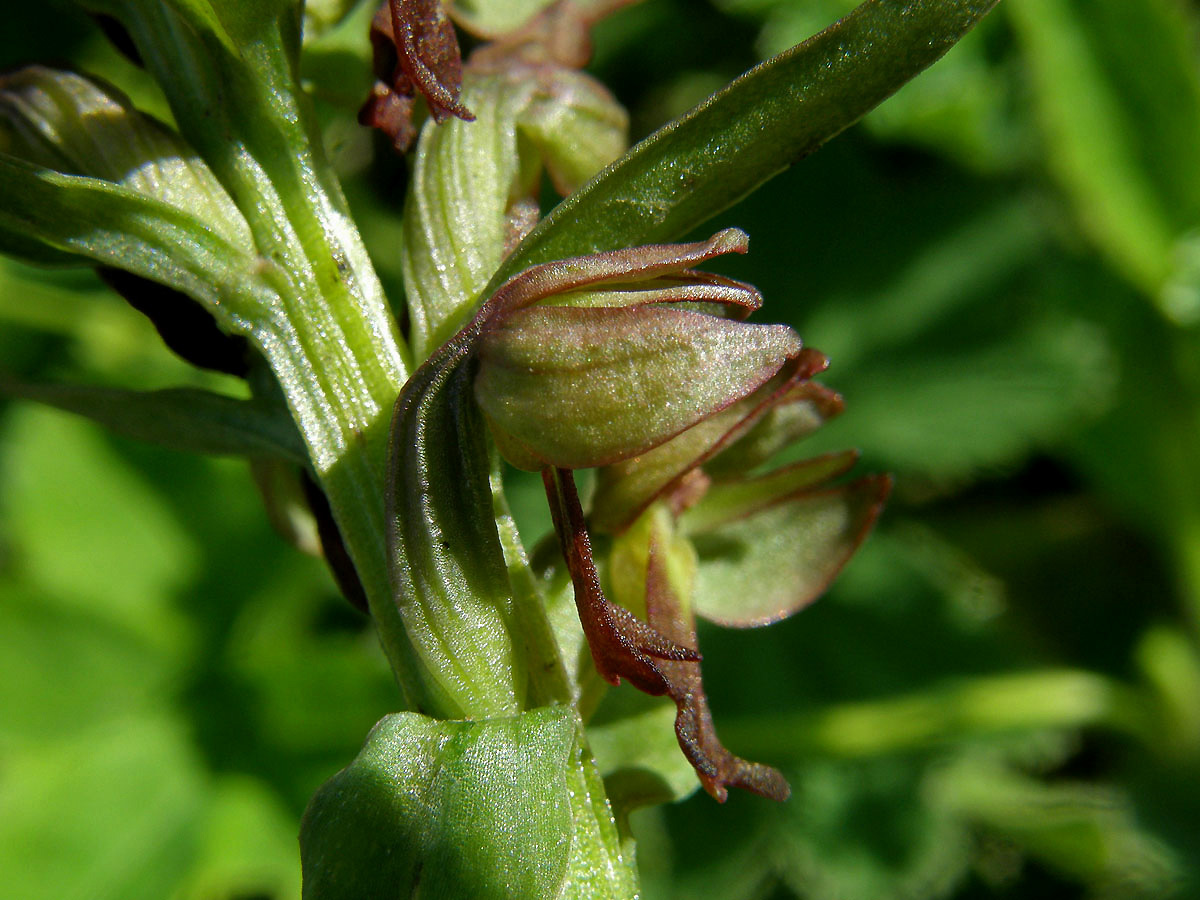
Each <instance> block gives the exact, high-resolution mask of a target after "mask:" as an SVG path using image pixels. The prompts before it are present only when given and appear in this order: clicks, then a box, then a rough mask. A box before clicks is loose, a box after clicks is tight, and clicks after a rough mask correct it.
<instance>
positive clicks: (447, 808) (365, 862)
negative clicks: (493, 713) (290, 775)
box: [301, 707, 577, 900]
mask: <svg viewBox="0 0 1200 900" xmlns="http://www.w3.org/2000/svg"><path fill="white" fill-rule="evenodd" d="M574 739H575V718H574V715H573V714H572V713H571V712H570V711H569V710H568V709H566V708H565V707H558V708H553V709H550V708H548V709H543V710H537V711H533V712H528V713H525V714H523V715H521V716H517V717H513V718H509V719H490V720H486V721H481V722H439V721H435V720H433V719H427V718H424V717H422V716H418V715H414V714H412V713H398V714H396V715H393V716H389V717H387V718H385V719H383V720H382V721H381V722H380V723H379V724H378V725H376V727H375V729H374V730H373V731H372V732H371V735H370V737H369V738H368V739H367V744H366V746H365V747H364V748H363V751H362V753H360V754H359V756H358V758H357V759H356V760H355V761H354V762H353V763H352V764H351V765H350V766H349V767H348V768H346V769H344V770H343V771H342V772H340V773H339V774H338V775H336V776H334V778H333V779H331V780H330V781H329V782H327V783H326V785H325V786H324V787H323V788H322V789H321V790H320V791H318V792H317V795H316V796H315V797H314V798H313V801H312V803H311V804H310V805H309V808H308V811H307V812H306V813H305V817H304V824H303V826H302V828H301V856H302V858H303V863H304V896H305V898H311V900H332V898H338V897H346V898H355V900H357V898H361V897H368V896H383V895H389V896H401V895H407V894H409V893H410V892H412V893H416V892H418V891H419V892H420V893H421V894H422V895H428V896H431V897H432V896H445V897H465V896H471V897H478V898H480V900H485V898H493V897H497V898H498V897H507V898H512V900H537V898H546V900H549V898H553V897H558V896H561V894H560V890H561V888H562V886H563V884H564V877H565V875H566V872H567V865H568V858H569V856H570V853H571V845H570V835H571V833H572V830H573V829H572V818H573V812H574V810H573V808H572V806H573V804H572V802H571V798H570V795H569V788H570V787H574V786H575V785H573V784H571V783H570V775H569V772H570V770H571V769H572V768H574V767H575V765H576V764H577V761H576V760H575V759H574V758H573V753H572V747H573V744H574ZM418 885H419V888H418ZM572 896H574V895H572Z"/></svg>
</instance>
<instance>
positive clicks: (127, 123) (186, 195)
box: [0, 66, 250, 245]
mask: <svg viewBox="0 0 1200 900" xmlns="http://www.w3.org/2000/svg"><path fill="white" fill-rule="evenodd" d="M0 150H2V151H3V152H4V153H7V154H9V155H11V156H14V157H16V158H18V159H22V160H25V161H26V162H29V163H33V164H34V165H37V166H41V167H45V168H48V169H53V170H55V171H58V172H62V173H63V174H66V175H86V176H89V177H92V178H98V179H101V180H104V181H111V182H112V183H113V184H120V185H123V186H124V187H126V188H129V189H130V190H131V191H134V192H136V193H138V194H142V195H145V196H147V197H153V198H154V199H156V200H160V201H162V202H163V203H165V204H167V205H169V206H172V207H174V208H176V209H178V210H180V211H182V212H186V213H188V214H190V215H191V216H192V217H193V218H195V219H197V220H198V221H200V222H202V223H203V224H204V225H205V227H207V228H209V229H211V230H212V231H214V232H216V233H217V234H218V235H220V237H221V238H222V239H224V240H226V241H228V242H229V243H231V244H234V245H245V244H246V243H248V242H249V240H250V229H249V228H248V227H247V225H246V221H245V219H243V218H242V215H241V213H240V212H238V209H237V207H236V206H235V205H234V203H233V200H232V199H231V198H230V196H229V194H227V193H226V192H225V189H224V188H223V187H222V186H221V185H220V183H219V182H218V181H217V180H216V178H215V177H213V174H212V172H211V171H209V169H208V166H206V165H205V164H204V163H203V162H202V161H201V160H200V159H199V158H198V157H197V156H196V154H195V152H194V151H193V150H191V149H190V148H189V147H188V146H187V145H186V144H184V142H183V141H182V140H181V139H180V137H179V135H177V134H175V133H174V132H172V131H170V130H169V129H167V128H166V127H165V126H163V125H161V124H159V123H158V122H155V121H154V120H153V119H151V118H149V117H148V116H144V115H142V114H140V113H138V112H137V111H136V110H134V109H133V106H132V104H131V103H130V101H129V98H128V97H126V96H125V95H123V94H122V93H120V92H119V91H118V90H116V89H115V88H113V87H111V86H107V85H103V86H102V85H100V84H97V83H95V82H93V81H90V80H88V79H87V78H84V77H83V76H81V75H76V74H75V73H73V72H63V71H55V70H54V69H47V68H45V67H42V66H29V67H27V68H24V69H18V70H16V71H15V72H12V73H9V74H8V75H5V76H4V77H2V78H0Z"/></svg>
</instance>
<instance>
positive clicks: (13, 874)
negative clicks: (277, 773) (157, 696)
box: [0, 717, 204, 900]
mask: <svg viewBox="0 0 1200 900" xmlns="http://www.w3.org/2000/svg"><path fill="white" fill-rule="evenodd" d="M203 790H204V774H203V770H202V769H201V767H200V761H199V760H198V759H197V758H196V756H195V754H194V752H193V750H192V748H191V747H190V746H189V745H188V743H187V729H186V728H184V727H183V726H182V724H181V723H179V722H176V721H172V720H170V719H167V718H160V717H146V718H132V719H129V718H127V719H124V720H122V721H119V722H113V723H109V724H107V725H105V726H104V727H101V728H91V729H87V730H81V731H79V732H77V733H75V734H73V735H72V736H70V737H67V738H64V739H63V740H60V741H58V742H55V743H50V744H45V745H42V746H39V747H37V748H36V750H33V751H31V752H25V753H19V754H8V755H6V757H5V760H4V772H3V775H2V776H0V869H3V870H4V872H5V873H8V874H6V876H5V895H6V896H7V897H9V898H11V900H44V898H46V897H121V898H128V900H160V898H162V897H169V896H172V895H173V894H174V891H175V888H176V886H177V885H178V883H179V873H180V872H181V871H182V870H184V869H185V867H186V866H187V864H188V863H189V861H190V859H191V856H192V853H193V848H194V846H195V843H196V839H197V826H196V822H197V820H198V818H199V816H200V815H201V813H202V811H203V801H204V793H203Z"/></svg>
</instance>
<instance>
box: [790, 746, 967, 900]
mask: <svg viewBox="0 0 1200 900" xmlns="http://www.w3.org/2000/svg"><path fill="white" fill-rule="evenodd" d="M789 774H790V773H789ZM793 777H795V781H794V783H795V784H796V788H797V793H798V794H799V795H800V796H802V797H804V798H805V804H804V806H803V808H801V807H800V806H799V805H797V806H796V807H795V808H792V809H789V810H787V811H786V812H785V816H786V825H785V826H784V827H786V828H787V829H788V831H787V832H786V833H787V837H788V838H790V840H789V841H787V842H786V843H783V846H782V847H780V850H781V851H782V852H781V854H780V855H781V856H782V857H783V859H782V865H781V868H782V870H783V871H782V873H781V874H782V876H783V878H784V879H785V880H786V881H787V882H788V883H789V884H790V885H791V886H792V888H793V889H794V890H796V891H797V892H803V894H802V895H803V896H805V897H808V898H812V900H904V898H909V897H921V898H937V897H944V896H946V895H947V894H949V893H950V891H951V890H952V889H953V886H954V885H955V884H956V882H957V881H958V880H959V879H960V878H961V876H962V874H963V873H964V870H965V868H966V866H967V864H968V859H969V857H968V854H967V851H968V849H969V840H970V837H969V834H968V832H967V829H966V827H965V826H964V824H963V823H961V822H959V821H956V819H955V818H954V817H953V816H952V815H950V814H948V813H947V811H946V810H945V809H942V808H938V807H937V806H934V805H932V804H929V803H927V802H924V800H923V797H922V794H923V790H924V785H923V782H924V780H925V779H926V777H927V774H926V767H925V766H924V765H923V764H922V761H921V760H919V759H917V760H912V759H903V758H891V759H882V760H876V761H872V762H869V763H858V764H854V763H851V764H839V763H811V764H809V765H807V766H805V767H804V769H802V770H801V771H800V772H799V773H798V775H797V776H793Z"/></svg>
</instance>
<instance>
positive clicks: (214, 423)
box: [0, 375, 308, 465]
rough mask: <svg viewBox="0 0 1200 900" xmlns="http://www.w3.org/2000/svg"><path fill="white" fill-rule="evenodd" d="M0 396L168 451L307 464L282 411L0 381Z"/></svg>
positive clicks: (180, 391)
mask: <svg viewBox="0 0 1200 900" xmlns="http://www.w3.org/2000/svg"><path fill="white" fill-rule="evenodd" d="M0 394H2V395H7V396H10V397H20V398H22V399H25V400H33V401H36V402H38V403H45V404H46V405H47V406H54V407H57V408H58V409H61V410H65V411H66V412H73V413H76V414H78V415H81V416H84V417H85V418H88V419H91V420H92V421H94V422H97V423H99V424H100V425H103V426H104V427H106V428H108V429H110V430H112V431H114V432H116V433H117V434H120V435H122V436H124V437H130V438H134V439H135V440H141V441H148V442H149V443H152V444H159V445H161V446H163V447H167V448H169V449H172V450H183V451H185V452H189V453H209V454H215V455H233V456H269V457H282V458H284V459H288V460H290V461H292V462H295V463H297V464H299V465H304V464H305V463H306V462H307V460H308V457H307V455H306V454H305V452H304V446H303V444H302V443H301V441H300V436H299V435H298V434H297V433H296V427H295V425H294V424H293V423H292V420H291V417H289V416H287V415H286V414H285V413H284V412H283V411H282V410H280V409H277V408H273V407H269V406H267V405H265V404H262V403H257V402H254V401H251V400H237V399H235V398H233V397H227V396H225V395H223V394H215V393H213V392H211V391H202V390H195V389H191V388H173V389H166V390H159V391H127V390H120V389H117V388H103V387H96V386H91V385H62V384H30V383H28V382H18V381H13V380H10V379H8V378H5V377H4V376H3V375H0Z"/></svg>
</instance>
